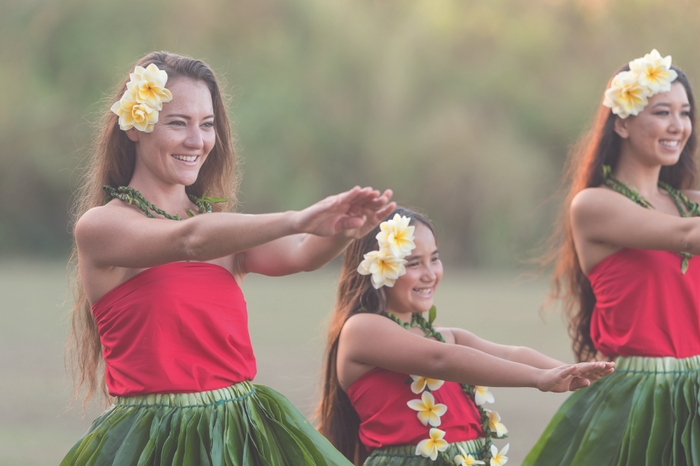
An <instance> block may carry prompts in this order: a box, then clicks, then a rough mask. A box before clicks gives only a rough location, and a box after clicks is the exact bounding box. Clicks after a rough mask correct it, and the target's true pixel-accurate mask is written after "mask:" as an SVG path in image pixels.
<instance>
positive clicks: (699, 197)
mask: <svg viewBox="0 0 700 466" xmlns="http://www.w3.org/2000/svg"><path fill="white" fill-rule="evenodd" d="M683 194H685V195H686V196H688V199H690V200H691V201H693V202H697V203H698V204H700V191H696V190H694V189H684V190H683Z"/></svg>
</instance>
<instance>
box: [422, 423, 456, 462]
mask: <svg viewBox="0 0 700 466" xmlns="http://www.w3.org/2000/svg"><path fill="white" fill-rule="evenodd" d="M429 435H430V438H428V439H425V440H421V441H420V442H418V446H416V455H421V456H425V457H426V458H430V459H431V460H433V461H435V460H436V459H437V455H438V452H441V451H445V450H447V447H449V446H450V445H449V443H447V442H446V441H445V440H443V437H444V436H445V432H444V431H442V430H440V429H436V428H434V427H433V428H432V429H430V434H429Z"/></svg>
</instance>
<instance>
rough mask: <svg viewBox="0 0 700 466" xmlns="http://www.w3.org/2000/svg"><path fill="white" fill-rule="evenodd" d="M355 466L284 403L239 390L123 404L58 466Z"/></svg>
mask: <svg viewBox="0 0 700 466" xmlns="http://www.w3.org/2000/svg"><path fill="white" fill-rule="evenodd" d="M68 465H71V466H73V465H95V466H109V465H115V466H116V465H119V466H142V465H143V466H145V465H162V466H166V465H167V466H171V465H183V466H184V465H187V466H208V465H212V466H218V465H221V466H243V465H245V466H258V465H261V466H262V465H265V466H286V465H289V466H299V465H329V466H330V465H343V466H351V463H349V462H348V461H347V460H346V459H345V457H344V456H343V455H342V454H341V453H339V452H338V451H337V450H335V448H333V446H332V445H331V444H330V442H328V441H327V440H326V439H325V437H323V436H322V435H321V434H319V433H318V431H316V429H314V427H313V426H312V425H311V424H309V422H308V421H307V420H306V419H305V418H304V416H303V415H302V414H301V413H300V412H299V411H298V410H297V409H296V408H295V407H294V406H293V405H292V404H291V403H290V402H289V400H287V399H286V398H285V397H284V396H282V395H281V394H279V393H277V392H276V391H274V390H272V389H271V388H269V387H265V386H264V385H257V384H252V383H250V382H241V383H238V384H235V385H232V386H230V387H227V388H223V389H220V390H212V391H208V392H200V393H188V394H163V395H160V394H153V395H143V396H135V397H119V398H117V400H116V402H115V404H114V405H112V406H111V407H110V408H109V409H108V410H107V411H106V412H105V413H104V414H102V415H101V416H100V417H99V418H97V419H96V420H95V421H94V422H93V424H92V426H91V427H90V430H89V431H88V432H87V433H86V434H85V436H83V438H81V439H80V440H79V441H78V443H77V444H76V445H75V446H74V447H73V448H72V449H71V450H70V452H68V454H67V455H66V457H65V458H64V459H63V461H62V462H61V466H68Z"/></svg>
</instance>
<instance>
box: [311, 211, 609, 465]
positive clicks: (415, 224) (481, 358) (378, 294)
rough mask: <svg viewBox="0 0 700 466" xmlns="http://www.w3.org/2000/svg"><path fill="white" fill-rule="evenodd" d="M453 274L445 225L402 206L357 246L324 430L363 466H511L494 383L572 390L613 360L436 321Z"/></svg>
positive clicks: (335, 323) (329, 355) (336, 322)
mask: <svg viewBox="0 0 700 466" xmlns="http://www.w3.org/2000/svg"><path fill="white" fill-rule="evenodd" d="M442 274H443V269H442V263H441V261H440V257H439V252H438V249H437V242H436V238H435V234H434V230H433V227H432V225H431V224H430V222H429V221H428V219H427V218H426V217H425V216H423V215H420V214H418V213H415V212H412V211H409V210H406V209H397V210H395V211H394V212H392V213H391V214H390V216H389V218H388V219H387V220H385V221H384V222H382V223H381V224H380V225H379V226H378V227H376V228H374V230H372V231H371V232H369V233H368V234H367V235H365V236H364V237H363V238H360V239H358V240H356V241H354V242H353V243H352V244H351V245H350V246H349V247H348V249H347V250H346V251H345V255H344V262H343V269H342V272H341V277H340V282H339V285H338V293H337V301H336V306H335V311H334V312H333V315H332V318H331V322H330V327H329V331H328V345H327V350H326V356H325V368H324V374H323V390H322V399H321V402H320V405H319V409H318V413H317V414H318V417H319V420H320V426H319V430H320V431H321V433H323V434H324V435H325V436H326V437H327V438H328V439H329V440H330V441H331V443H333V445H335V446H336V448H338V450H340V451H341V452H342V453H343V454H345V456H346V457H347V458H348V459H350V460H351V461H353V462H354V464H356V465H361V464H364V465H367V466H379V465H383V466H425V465H431V464H435V465H440V464H442V465H446V464H450V465H454V464H457V465H472V464H484V461H488V462H489V464H490V465H492V466H494V465H495V466H500V465H502V464H505V462H506V461H507V457H506V456H505V454H506V453H507V451H508V446H507V445H506V446H505V447H503V448H502V449H500V450H499V449H498V448H497V447H496V446H495V445H493V443H492V439H493V438H500V437H503V436H504V435H505V433H506V432H507V429H506V428H505V426H504V425H503V423H502V422H501V421H500V416H499V415H498V413H496V412H494V411H490V410H488V409H486V407H485V404H486V403H492V402H493V401H494V400H493V396H492V395H491V394H490V392H489V391H488V389H487V388H486V386H499V387H536V388H538V389H540V390H542V391H552V392H564V391H567V390H576V389H578V388H581V387H585V386H587V385H588V384H589V383H590V382H591V381H594V380H597V379H598V378H600V377H602V376H604V375H607V374H609V373H610V372H612V370H613V366H614V364H613V363H610V362H592V363H582V364H576V365H568V364H564V363H562V362H560V361H557V360H555V359H552V358H550V357H548V356H545V355H543V354H541V353H538V352H537V351H534V350H532V349H530V348H525V347H514V346H507V345H500V344H496V343H492V342H489V341H486V340H483V339H481V338H479V337H477V336H476V335H474V334H473V333H471V332H468V331H466V330H462V329H458V328H437V327H435V326H434V325H433V322H434V319H435V308H434V306H433V297H434V294H435V292H436V290H437V287H438V284H439V283H440V279H441V278H442Z"/></svg>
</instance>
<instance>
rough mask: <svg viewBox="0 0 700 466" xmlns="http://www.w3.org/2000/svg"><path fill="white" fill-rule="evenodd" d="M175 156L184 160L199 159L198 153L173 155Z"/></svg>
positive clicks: (192, 160)
mask: <svg viewBox="0 0 700 466" xmlns="http://www.w3.org/2000/svg"><path fill="white" fill-rule="evenodd" d="M173 157H175V158H176V159H178V160H182V161H183V162H194V161H195V160H197V156H196V155H189V156H188V155H173Z"/></svg>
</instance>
